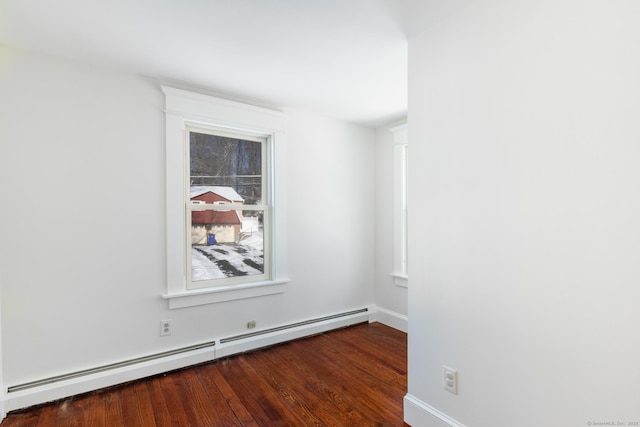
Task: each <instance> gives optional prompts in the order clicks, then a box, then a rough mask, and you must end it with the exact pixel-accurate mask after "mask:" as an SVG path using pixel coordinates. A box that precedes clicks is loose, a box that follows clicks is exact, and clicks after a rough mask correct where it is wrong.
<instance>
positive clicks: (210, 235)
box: [207, 234, 216, 245]
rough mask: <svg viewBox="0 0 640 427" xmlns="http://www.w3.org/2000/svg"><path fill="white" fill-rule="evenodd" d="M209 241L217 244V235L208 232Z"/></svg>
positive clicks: (211, 243) (210, 243)
mask: <svg viewBox="0 0 640 427" xmlns="http://www.w3.org/2000/svg"><path fill="white" fill-rule="evenodd" d="M207 243H208V244H209V245H215V244H216V235H215V234H207Z"/></svg>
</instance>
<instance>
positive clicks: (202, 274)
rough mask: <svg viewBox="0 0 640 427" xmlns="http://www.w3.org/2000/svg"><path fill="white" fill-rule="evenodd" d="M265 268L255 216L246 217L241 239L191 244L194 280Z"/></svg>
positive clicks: (260, 272) (246, 272)
mask: <svg viewBox="0 0 640 427" xmlns="http://www.w3.org/2000/svg"><path fill="white" fill-rule="evenodd" d="M263 271H264V240H263V233H262V229H261V227H260V226H259V224H258V219H257V218H255V217H249V218H246V217H245V218H244V220H243V222H242V232H241V238H240V241H239V242H238V243H218V244H215V245H211V246H192V247H191V280H193V281H200V280H210V279H223V278H225V277H235V276H250V275H254V274H262V273H263Z"/></svg>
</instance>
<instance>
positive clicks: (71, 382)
mask: <svg viewBox="0 0 640 427" xmlns="http://www.w3.org/2000/svg"><path fill="white" fill-rule="evenodd" d="M214 358H215V350H214V347H207V348H203V349H198V350H194V351H190V352H187V353H182V354H176V355H172V356H167V357H163V358H161V359H156V360H151V361H147V362H141V363H136V364H135V365H129V366H125V367H122V368H115V369H110V370H107V371H103V372H99V373H96V374H90V375H86V376H80V377H76V378H72V379H68V380H62V381H57V382H53V383H50V384H46V385H42V386H38V387H33V388H28V389H25V390H19V391H14V392H10V393H7V394H5V396H4V397H5V400H4V410H5V411H7V412H9V411H14V410H16V409H22V408H27V407H29V406H33V405H39V404H41V403H47V402H51V401H54V400H58V399H62V398H65V397H69V396H74V395H77V394H82V393H86V392H89V391H93V390H98V389H101V388H104V387H110V386H113V385H117V384H122V383H126V382H128V381H133V380H137V379H140V378H145V377H148V376H151V375H156V374H161V373H163V372H168V371H172V370H174V369H180V368H184V367H186V366H190V365H195V364H197V363H202V362H207V361H210V360H213V359H214Z"/></svg>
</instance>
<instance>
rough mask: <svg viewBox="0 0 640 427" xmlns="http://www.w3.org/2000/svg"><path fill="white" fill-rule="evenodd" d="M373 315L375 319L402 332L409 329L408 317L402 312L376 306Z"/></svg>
mask: <svg viewBox="0 0 640 427" xmlns="http://www.w3.org/2000/svg"><path fill="white" fill-rule="evenodd" d="M374 317H375V321H377V322H380V323H382V324H384V325H387V326H390V327H392V328H394V329H397V330H399V331H402V332H404V333H407V331H408V330H409V318H408V317H407V316H405V315H404V314H400V313H397V312H395V311H391V310H387V309H386V308H382V307H376V308H375V316H374Z"/></svg>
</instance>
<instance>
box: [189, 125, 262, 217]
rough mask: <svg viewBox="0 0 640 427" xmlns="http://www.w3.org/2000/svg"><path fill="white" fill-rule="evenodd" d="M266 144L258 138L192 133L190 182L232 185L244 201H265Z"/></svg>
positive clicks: (205, 184)
mask: <svg viewBox="0 0 640 427" xmlns="http://www.w3.org/2000/svg"><path fill="white" fill-rule="evenodd" d="M263 144H264V142H263V141H260V140H258V138H256V140H249V139H240V138H234V137H230V136H223V135H216V134H210V133H200V132H195V131H191V132H189V154H190V185H191V186H192V187H194V186H219V187H229V188H232V189H233V190H234V192H236V193H237V194H238V195H240V197H241V198H242V203H244V204H247V205H259V204H262V203H263V185H262V183H263V180H262V176H263V173H262V163H263V162H262V156H263ZM233 202H235V201H233Z"/></svg>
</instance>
